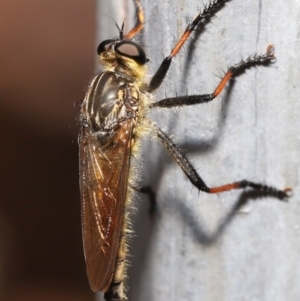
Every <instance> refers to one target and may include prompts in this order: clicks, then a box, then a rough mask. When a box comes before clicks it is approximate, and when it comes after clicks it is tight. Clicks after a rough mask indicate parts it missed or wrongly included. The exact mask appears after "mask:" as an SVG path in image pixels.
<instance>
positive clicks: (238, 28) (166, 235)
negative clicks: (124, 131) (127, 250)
mask: <svg viewBox="0 0 300 301" xmlns="http://www.w3.org/2000/svg"><path fill="white" fill-rule="evenodd" d="M114 3H115V4H114ZM203 3H208V2H207V1H205V2H203V1H196V0H184V1H183V0H178V1H149V0H143V1H142V4H143V6H144V9H145V19H146V24H145V29H144V30H143V33H142V34H141V35H140V36H139V39H138V41H140V43H141V44H142V45H145V49H146V51H147V54H148V56H149V57H151V62H150V63H149V74H153V73H154V72H155V71H156V69H157V68H158V66H159V65H160V63H161V61H162V59H163V58H164V57H165V56H167V55H168V54H169V52H170V50H171V48H172V46H173V45H174V44H175V42H176V40H177V39H178V38H179V36H180V35H181V34H182V32H183V31H184V29H185V27H186V25H187V22H188V21H191V20H192V19H193V17H194V16H195V14H196V13H197V12H198V10H199V9H201V7H203ZM98 8H99V9H98V18H99V19H98V20H99V35H98V36H97V42H98V41H101V40H103V39H106V38H111V37H112V36H116V35H117V33H118V32H117V29H116V27H115V25H114V22H113V21H112V20H111V19H109V18H108V17H106V15H108V16H110V17H112V18H113V19H114V20H116V22H117V23H118V24H120V23H121V22H122V21H124V20H125V18H126V20H125V22H126V24H128V23H129V24H133V18H132V16H133V15H132V3H131V1H129V0H128V1H127V0H126V1H125V0H123V1H119V0H115V1H110V2H108V1H106V0H99V6H98ZM299 15H300V2H299V1H294V0H289V1H284V2H280V3H278V5H275V4H274V1H271V0H258V1H252V0H244V1H237V0H236V1H231V2H229V3H227V4H226V5H225V7H224V8H223V9H221V10H220V11H219V12H218V13H217V14H216V17H214V18H213V19H212V23H211V24H208V25H207V26H206V27H205V31H202V30H201V31H200V32H199V33H195V34H194V35H193V39H194V41H195V42H193V41H191V40H190V41H189V42H188V43H187V45H186V46H185V47H184V49H182V51H181V52H180V54H179V55H178V56H177V57H176V58H175V59H174V60H173V63H172V66H171V68H170V71H169V74H168V76H167V78H166V80H165V82H164V85H163V87H161V89H160V90H159V91H158V92H157V93H156V95H157V99H158V100H159V99H161V98H164V97H165V95H167V96H173V95H176V94H178V95H185V94H187V93H188V94H196V93H199V94H202V93H211V92H212V91H213V89H214V88H215V87H216V85H217V84H218V80H219V78H218V76H221V75H222V74H223V71H222V70H226V69H227V67H228V66H229V65H231V64H234V63H236V62H238V61H239V60H240V59H241V58H242V57H243V58H246V57H247V56H248V55H250V54H254V53H263V52H265V50H266V47H267V45H268V44H270V43H272V44H274V45H275V54H276V57H277V61H276V63H275V64H272V65H270V66H269V67H254V68H251V69H249V70H247V71H246V72H245V73H243V74H241V75H240V76H239V77H238V78H237V79H236V80H235V81H234V82H232V84H231V85H230V86H229V87H228V88H227V89H226V91H225V92H223V93H222V94H221V95H220V96H219V97H218V98H217V99H216V100H214V101H213V102H212V103H210V104H206V105H202V106H200V105H198V106H193V107H189V108H185V109H180V110H178V111H177V112H175V111H171V110H153V112H152V114H151V117H152V119H154V120H156V121H157V123H158V124H159V126H161V127H162V128H163V129H165V130H166V131H167V132H168V133H169V134H170V135H171V134H172V135H173V138H174V139H175V141H176V142H177V143H178V145H180V146H181V147H182V148H183V149H185V150H186V153H187V154H188V156H189V158H190V160H191V162H192V163H193V165H194V166H195V168H196V169H197V170H198V172H199V173H200V174H201V176H202V177H203V179H204V180H205V181H206V182H207V184H208V185H210V186H214V185H221V184H225V183H228V182H232V181H236V180H240V179H244V178H246V179H249V180H253V181H258V182H263V183H266V184H270V185H274V186H277V187H279V188H284V187H286V186H291V187H293V189H294V195H293V197H292V198H291V199H290V201H289V203H283V202H280V201H278V200H276V199H274V198H272V197H263V198H256V195H253V194H251V193H242V192H241V191H235V192H229V193H224V194H222V195H219V196H217V195H206V194H205V193H201V192H200V193H198V191H197V190H196V189H195V188H192V185H191V184H190V183H189V182H188V180H187V178H186V177H185V175H184V174H183V173H182V171H181V170H180V168H179V167H178V166H177V165H176V164H175V162H174V161H173V160H171V158H170V157H169V156H168V154H167V153H166V151H165V150H164V149H163V147H162V145H161V143H160V142H156V141H145V143H144V151H143V165H144V168H143V169H142V171H141V179H142V181H141V183H143V185H151V186H152V187H153V188H154V190H155V191H156V193H157V212H156V215H155V216H154V217H153V218H152V219H151V218H150V216H149V215H148V212H147V210H148V208H149V204H148V203H147V197H143V196H142V197H140V198H139V199H137V201H136V204H137V206H136V207H137V209H138V212H137V213H136V215H135V217H134V221H133V227H134V229H135V237H133V239H132V247H131V249H132V257H131V264H132V266H131V267H130V269H129V271H128V277H129V278H128V279H129V280H128V285H129V287H130V289H129V292H128V298H129V300H130V301H141V300H143V301H152V300H153V301H154V300H155V301H160V300H172V301H177V300H178V301H179V300H197V301H198V300H205V301H220V300H226V301H240V300H265V301H271V300H272V301H277V300H278V301H281V300H291V301H296V300H299V299H300V240H299V235H300V216H299V215H300V205H299V197H298V196H299V185H298V179H299V158H300V155H299V153H300V140H299V130H300V121H299V120H300V103H299V96H300V86H299V79H300V76H299V72H300V67H299V66H300V59H299V50H300V49H299V48H300V47H299V45H300V42H299V22H298V21H296V20H299ZM141 200H142V201H141ZM243 202H244V203H245V205H244V206H241V207H239V208H238V210H237V211H236V210H235V208H236V207H238V205H239V204H241V203H243Z"/></svg>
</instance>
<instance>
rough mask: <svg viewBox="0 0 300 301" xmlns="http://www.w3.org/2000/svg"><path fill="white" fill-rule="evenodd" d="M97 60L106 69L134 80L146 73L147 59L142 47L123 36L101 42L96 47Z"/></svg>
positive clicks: (140, 78) (139, 78)
mask: <svg viewBox="0 0 300 301" xmlns="http://www.w3.org/2000/svg"><path fill="white" fill-rule="evenodd" d="M97 53H98V55H99V61H100V62H101V63H103V65H104V66H105V67H106V68H107V69H108V70H113V71H116V72H119V73H123V74H125V75H127V76H129V77H131V78H132V79H134V80H142V79H143V78H144V76H145V73H146V63H147V62H148V61H149V59H148V58H147V56H146V53H145V51H144V49H143V48H142V47H141V46H140V45H139V44H137V43H136V42H133V41H131V40H128V39H126V38H123V35H122V34H120V38H119V39H109V40H105V41H103V42H101V43H100V44H99V46H98V48H97Z"/></svg>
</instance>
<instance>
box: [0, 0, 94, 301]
mask: <svg viewBox="0 0 300 301" xmlns="http://www.w3.org/2000/svg"><path fill="white" fill-rule="evenodd" d="M94 37H95V3H94V2H93V1H85V0H65V1H61V0H60V1H58V0H56V1H48V0H47V1H46V0H31V1H16V0H14V1H12V0H1V3H0V41H1V51H0V53H1V55H0V66H1V67H0V70H1V72H0V93H1V96H0V100H1V109H0V127H1V148H0V151H1V154H0V164H1V175H0V176H1V179H0V183H1V184H0V185H1V186H0V188H1V202H0V283H1V284H0V300H10V301H14V300H22V301H23V300H30V301H34V300H42V301H44V300H56V301H60V300H92V298H93V294H92V292H91V291H90V289H89V286H88V282H87V279H86V275H85V266H84V257H83V251H82V245H81V229H80V199H79V188H78V149H77V128H76V122H75V119H76V115H77V111H78V106H76V105H75V104H78V102H79V101H80V100H81V99H82V98H83V95H84V90H85V88H86V86H87V84H88V82H89V80H90V78H91V77H92V75H93V70H94V57H95V56H94V53H95V45H94Z"/></svg>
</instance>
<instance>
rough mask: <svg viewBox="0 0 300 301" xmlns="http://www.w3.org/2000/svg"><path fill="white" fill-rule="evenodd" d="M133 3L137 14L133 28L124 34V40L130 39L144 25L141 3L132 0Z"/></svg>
mask: <svg viewBox="0 0 300 301" xmlns="http://www.w3.org/2000/svg"><path fill="white" fill-rule="evenodd" d="M134 4H135V7H136V16H137V22H136V24H135V26H134V28H132V29H131V30H130V31H129V32H128V33H127V34H126V35H125V37H124V38H125V39H126V40H130V39H132V38H133V37H134V36H135V35H137V34H138V33H139V32H140V31H141V30H142V29H143V27H144V21H145V18H144V11H143V7H142V4H141V3H140V1H139V0H134Z"/></svg>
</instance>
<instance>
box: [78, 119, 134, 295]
mask: <svg viewBox="0 0 300 301" xmlns="http://www.w3.org/2000/svg"><path fill="white" fill-rule="evenodd" d="M131 136H132V121H131V120H127V121H125V122H124V123H123V124H122V125H121V127H120V128H118V130H117V131H116V133H115V136H114V139H113V140H112V141H111V143H109V144H108V145H106V146H105V147H103V146H101V145H100V143H99V142H98V140H97V138H96V137H95V136H93V135H92V134H91V133H90V132H89V131H88V130H87V129H85V130H84V129H83V131H82V133H81V135H80V190H81V202H82V232H83V245H84V253H85V260H86V266H87V274H88V278H89V282H90V285H91V288H92V290H93V291H99V290H100V291H103V292H105V291H107V290H108V288H109V285H110V283H111V281H112V277H113V271H114V269H115V261H116V255H117V251H118V246H119V241H120V232H121V228H122V223H123V218H124V207H125V201H126V192H127V184H128V172H129V166H130V154H131V148H130V146H131Z"/></svg>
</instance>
